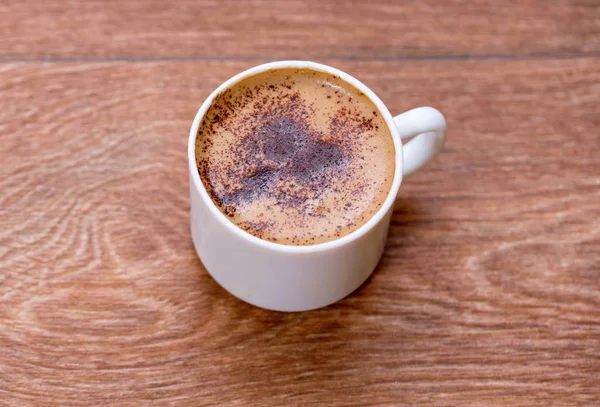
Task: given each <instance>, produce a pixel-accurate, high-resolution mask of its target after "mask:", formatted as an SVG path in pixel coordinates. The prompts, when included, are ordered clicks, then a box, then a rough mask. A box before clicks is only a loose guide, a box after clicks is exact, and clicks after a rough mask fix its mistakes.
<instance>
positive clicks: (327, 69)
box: [188, 60, 404, 253]
mask: <svg viewBox="0 0 600 407" xmlns="http://www.w3.org/2000/svg"><path fill="white" fill-rule="evenodd" d="M286 68H292V69H294V68H296V69H303V68H304V69H311V70H315V71H318V72H324V73H328V74H331V75H335V76H338V77H340V78H341V79H342V80H343V81H344V82H346V83H348V84H350V85H352V86H354V87H355V88H356V89H358V90H359V91H360V92H362V93H364V94H365V96H367V97H368V98H369V100H371V102H372V103H373V104H374V105H375V107H376V108H377V110H378V112H379V113H380V114H381V115H382V116H383V118H384V120H385V122H386V124H387V126H388V128H389V131H390V134H391V135H392V140H393V143H394V153H395V169H394V179H393V182H392V186H391V187H390V190H389V191H388V194H387V196H386V198H385V200H384V202H383V204H382V205H381V207H380V208H379V209H378V210H377V212H375V214H373V216H371V217H370V218H369V220H367V222H365V223H364V224H363V225H362V226H360V227H359V228H358V229H356V230H354V231H352V232H351V233H349V234H347V235H345V236H342V237H340V238H338V239H334V240H330V241H327V242H323V243H317V244H314V245H307V246H293V245H286V244H282V243H275V242H270V241H268V240H264V239H261V238H259V237H256V236H254V235H252V234H251V233H249V232H246V231H245V230H243V229H242V228H240V227H239V226H237V225H236V224H235V223H233V222H231V221H230V220H229V219H227V217H226V216H225V214H223V213H222V212H221V211H220V210H219V208H218V207H217V206H216V205H215V203H214V202H213V200H212V199H211V198H210V196H209V194H208V192H207V190H206V188H205V187H204V184H203V183H202V180H201V179H200V174H199V172H198V166H197V163H196V137H197V134H198V128H199V127H200V123H201V121H202V118H203V117H204V115H205V114H206V112H207V111H208V109H209V107H210V105H211V104H212V102H213V101H214V99H215V98H216V97H217V96H218V95H220V94H221V93H223V92H225V91H226V90H227V89H229V88H231V87H232V86H233V85H235V84H236V83H238V82H240V81H242V80H244V79H246V78H249V77H252V76H254V75H258V74H260V73H263V72H266V71H270V70H276V69H286ZM188 164H189V171H190V182H192V183H193V185H194V187H195V189H196V190H198V192H199V195H200V198H201V199H202V200H203V201H204V202H205V203H206V205H207V207H208V209H209V210H210V211H211V213H212V215H214V216H215V217H216V219H218V221H219V222H221V223H222V224H223V225H224V226H225V227H226V228H227V229H228V230H229V231H231V232H232V233H234V234H235V235H237V236H238V237H240V238H241V239H244V240H247V241H249V242H252V243H254V244H255V245H257V246H260V247H263V248H265V249H269V250H276V251H280V252H287V253H316V252H321V251H327V250H332V249H335V248H338V247H341V246H344V245H346V244H348V243H350V242H352V241H355V240H357V239H359V238H361V237H362V236H363V235H365V234H366V233H368V232H369V231H370V230H371V229H373V227H375V226H376V225H377V224H379V222H381V221H382V220H383V217H384V216H385V214H386V213H387V212H388V210H390V208H391V207H392V206H393V205H394V202H395V200H396V196H397V194H398V190H399V189H400V184H401V183H402V169H403V164H404V160H403V153H402V142H401V140H400V135H399V133H398V128H397V127H396V125H395V124H394V117H393V116H392V114H391V113H390V111H389V110H388V108H387V107H386V106H385V104H384V103H383V102H382V101H381V99H379V97H378V96H377V95H376V94H375V93H374V92H373V91H372V90H371V89H370V88H369V87H368V86H366V85H365V84H363V83H362V82H361V81H359V80H358V79H356V78H354V77H353V76H351V75H349V74H347V73H346V72H344V71H341V70H339V69H337V68H333V67H331V66H329V65H324V64H320V63H316V62H311V61H301V60H289V61H276V62H268V63H265V64H261V65H257V66H255V67H252V68H250V69H247V70H245V71H243V72H240V73H238V74H237V75H235V76H233V77H231V78H230V79H228V80H227V81H225V82H223V83H222V84H221V85H220V86H219V87H217V89H215V90H214V91H213V92H212V93H211V94H210V96H208V98H206V100H205V101H204V103H202V105H201V106H200V108H199V109H198V112H197V113H196V117H195V118H194V121H193V122H192V126H191V128H190V136H189V141H188Z"/></svg>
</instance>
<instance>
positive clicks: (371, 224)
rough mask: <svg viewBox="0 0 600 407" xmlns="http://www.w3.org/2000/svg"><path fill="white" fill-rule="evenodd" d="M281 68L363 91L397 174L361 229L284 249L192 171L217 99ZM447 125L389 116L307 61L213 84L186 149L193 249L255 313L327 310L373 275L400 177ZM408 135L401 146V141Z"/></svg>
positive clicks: (434, 116) (439, 143)
mask: <svg viewBox="0 0 600 407" xmlns="http://www.w3.org/2000/svg"><path fill="white" fill-rule="evenodd" d="M281 68H308V69H312V70H316V71H321V72H327V73H329V74H331V75H337V76H339V77H340V78H342V79H343V80H344V81H346V82H347V83H349V84H350V85H352V86H354V87H355V88H356V89H358V90H359V91H361V92H363V93H364V94H365V95H366V96H367V97H369V99H371V101H372V102H373V103H374V104H375V106H376V107H377V109H378V110H379V113H380V114H382V115H383V117H384V118H385V121H386V123H387V125H388V126H389V129H390V132H391V134H392V137H393V139H394V147H395V150H396V170H395V173H394V181H393V183H392V187H391V189H390V191H389V193H388V195H387V198H386V199H385V201H384V203H383V205H382V206H381V208H380V209H379V210H378V211H377V212H376V213H375V215H373V217H372V218H371V219H369V220H368V221H367V222H366V223H365V224H364V225H362V226H361V227H360V228H358V229H357V230H355V231H354V232H352V233H350V234H348V235H346V236H343V237H340V238H339V239H337V240H333V241H329V242H325V243H321V244H317V245H313V246H287V245H283V244H278V243H273V242H269V241H266V240H262V239H259V238H258V237H255V236H253V235H251V234H249V233H247V232H246V231H244V230H242V229H240V228H239V227H238V226H236V225H235V224H234V223H232V222H231V221H230V220H228V219H227V218H226V216H225V215H224V214H223V213H221V211H220V210H219V209H218V208H217V206H216V205H215V204H214V203H213V201H212V200H211V198H210V197H209V195H208V193H207V191H206V189H205V188H204V185H203V184H202V181H201V180H200V176H199V174H198V168H197V166H196V158H195V145H196V134H197V133H198V126H199V125H200V122H201V121H202V118H203V117H204V115H205V114H206V112H207V110H208V108H209V107H210V105H211V103H212V102H213V100H214V99H215V97H216V96H217V95H219V94H220V93H222V92H224V91H225V90H227V89H229V88H230V87H231V86H233V85H234V84H235V83H237V82H239V81H241V80H243V79H245V78H248V77H250V76H253V75H256V74H258V73H261V72H264V71H268V70H273V69H281ZM445 133H446V121H445V120H444V116H442V114H441V113H440V112H438V111H437V110H435V109H433V108H431V107H420V108H417V109H413V110H410V111H408V112H406V113H403V114H401V115H399V116H396V117H393V116H392V115H391V114H390V112H389V110H388V109H387V108H386V107H385V105H384V104H383V103H382V102H381V100H380V99H379V98H378V97H377V96H376V95H375V93H373V91H371V89H369V88H368V87H367V86H365V85H364V84H362V83H361V82H359V81H358V80H357V79H355V78H353V77H352V76H350V75H348V74H347V73H345V72H342V71H340V70H338V69H335V68H332V67H330V66H327V65H322V64H317V63H314V62H307V61H280V62H273V63H268V64H264V65H260V66H257V67H254V68H251V69H248V70H247V71H244V72H242V73H240V74H238V75H236V76H234V77H233V78H231V79H229V80H228V81H227V82H225V83H223V84H222V85H221V86H219V87H218V88H217V89H216V90H215V91H214V92H213V93H212V94H211V95H210V96H209V97H208V99H206V101H204V103H203V104H202V106H201V107H200V109H199V110H198V113H197V114H196V118H195V119H194V123H193V124H192V128H191V130H190V139H189V144H188V161H189V170H190V193H191V228H192V238H193V241H194V246H195V247H196V251H197V252H198V256H200V259H201V260H202V263H203V264H204V267H206V270H208V272H209V273H210V274H211V275H212V276H213V278H214V279H215V280H216V281H217V282H218V283H219V284H220V285H221V286H223V287H224V288H225V289H226V290H227V291H229V292H230V293H231V294H233V295H235V296H236V297H238V298H240V299H242V300H244V301H246V302H249V303H250V304H254V305H257V306H259V307H263V308H267V309H271V310H278V311H304V310H310V309H314V308H319V307H323V306H325V305H329V304H331V303H333V302H335V301H337V300H340V299H341V298H343V297H345V296H346V295H348V294H350V293H351V292H352V291H354V290H355V289H356V288H358V287H359V286H360V285H361V284H362V283H363V282H364V281H365V280H366V279H367V277H369V275H370V274H371V273H372V272H373V270H374V269H375V266H376V265H377V263H378V262H379V259H380V258H381V254H382V253H383V248H384V246H385V242H386V239H387V232H388V227H389V224H390V218H391V216H392V211H393V207H394V201H395V199H396V195H397V194H398V189H399V188H400V184H401V183H402V177H403V176H405V175H408V174H411V173H412V172H414V171H416V170H418V169H419V168H421V167H422V166H423V165H424V164H425V163H427V162H428V161H429V160H431V159H432V158H433V157H434V156H435V155H436V154H437V153H439V152H440V151H441V150H442V148H443V145H444V139H445ZM414 136H417V137H415V138H414V139H413V140H411V141H409V142H408V143H407V144H406V145H405V146H402V141H401V140H403V139H407V138H411V137H414Z"/></svg>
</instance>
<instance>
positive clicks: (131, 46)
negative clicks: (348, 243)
mask: <svg viewBox="0 0 600 407" xmlns="http://www.w3.org/2000/svg"><path fill="white" fill-rule="evenodd" d="M248 4H250V5H249V6H244V5H242V3H237V2H225V3H224V4H223V3H221V2H217V1H214V2H209V1H205V2H191V1H190V2H177V3H173V4H171V3H170V2H162V1H135V2H116V1H115V2H112V1H107V2H100V1H86V2H63V1H41V0H32V1H27V2H25V1H20V2H18V1H9V2H1V3H0V36H1V38H2V41H1V42H0V61H1V63H0V96H1V97H0V108H1V109H0V163H1V164H0V171H1V172H0V203H1V206H0V226H1V228H0V405H2V406H51V405H57V406H58V405H61V406H66V405H69V406H100V405H101V406H139V405H155V406H166V405H169V406H209V405H225V406H252V405H257V406H284V405H324V406H371V405H387V406H409V405H410V406H501V405H502V406H597V405H600V107H599V106H600V4H599V3H598V2H597V1H595V0H593V1H552V2H547V1H542V0H530V1H522V2H513V3H512V4H511V3H507V2H498V3H494V5H493V6H491V5H489V4H487V3H486V2H479V1H477V2H467V1H458V0H455V1H449V2H439V1H429V2H425V1H420V2H406V3H400V2H389V1H381V2H375V3H374V4H371V5H366V4H364V5H351V4H350V3H345V2H330V1H315V2H312V3H306V4H305V3H303V2H299V1H294V2H281V3H275V2H273V3H271V2H266V1H255V2H251V3H248ZM280 58H310V59H315V60H317V61H319V62H325V63H328V64H330V65H333V66H336V67H339V68H341V69H343V70H346V71H347V72H349V73H351V74H352V75H354V76H356V77H357V78H359V79H361V80H363V81H364V82H365V83H366V84H367V85H369V86H371V87H372V89H373V90H374V91H375V92H376V93H377V94H378V95H379V96H380V97H381V98H382V100H383V101H384V102H385V103H386V104H387V105H388V107H389V108H390V110H391V111H392V112H396V113H399V112H402V111H404V110H407V109H409V108H411V107H415V106H419V105H432V106H435V107H437V108H439V109H440V110H441V111H442V112H444V113H445V114H446V117H447V120H448V126H449V129H450V131H449V139H448V143H447V148H446V150H445V152H444V153H443V154H442V155H441V156H440V157H439V158H438V159H437V160H436V161H435V162H434V163H432V164H431V165H429V166H428V167H426V168H425V169H424V170H423V171H421V172H420V173H419V174H417V175H415V176H413V177H411V178H410V179H407V180H405V182H404V184H403V187H402V189H401V193H400V196H399V198H398V201H397V204H396V211H395V212H394V216H393V221H392V225H391V228H390V233H389V242H388V245H387V248H386V251H385V253H384V256H383V259H382V261H381V264H380V265H379V267H378V269H377V270H376V272H375V273H374V275H373V276H372V277H371V278H370V279H369V280H368V281H367V282H366V283H365V284H364V285H363V286H362V287H361V288H360V289H359V290H357V291H356V292H355V293H354V294H352V295H351V296H349V297H348V298H346V299H344V300H342V301H340V302H339V303H337V304H335V305H333V306H330V307H327V308H325V309H321V310H318V311H313V312H307V313H295V314H284V313H276V312H269V311H265V310H262V309H258V308H255V307H253V306H250V305H248V304H245V303H243V302H241V301H239V300H237V299H235V298H234V297H232V296H231V295H229V294H227V293H226V292H225V291H224V290H223V289H221V288H220V287H219V286H218V285H217V284H216V283H215V282H214V281H213V280H212V279H211V278H210V277H209V276H208V274H207V273H206V271H205V270H204V268H203V267H202V264H201V263H200V261H199V260H198V258H197V257H196V255H195V252H194V250H193V247H192V244H191V238H190V232H189V225H188V223H189V197H188V193H189V191H188V179H187V172H186V171H187V161H186V144H187V136H188V131H189V126H190V124H191V121H192V119H193V117H194V114H195V112H196V110H197V108H198V107H199V105H200V104H201V102H202V101H203V99H204V98H205V97H206V96H208V94H209V93H210V92H211V91H212V90H213V89H214V88H215V87H217V86H218V85H219V84H220V83H221V82H222V81H224V80H226V79H227V78H229V77H230V76H231V75H233V74H235V73H237V72H239V71H241V70H243V69H246V68H248V67H250V66H253V65H256V64H258V63H260V62H266V61H269V60H274V59H280Z"/></svg>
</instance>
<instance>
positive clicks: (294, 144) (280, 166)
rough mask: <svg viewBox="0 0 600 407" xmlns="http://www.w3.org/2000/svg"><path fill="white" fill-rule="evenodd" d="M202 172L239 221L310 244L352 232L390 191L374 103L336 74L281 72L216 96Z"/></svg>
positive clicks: (269, 235) (381, 123)
mask: <svg viewBox="0 0 600 407" xmlns="http://www.w3.org/2000/svg"><path fill="white" fill-rule="evenodd" d="M196 161H197V165H198V171H199V173H200V178H201V179H202V182H203V184H204V186H205V187H206V189H207V191H208V193H209V195H210V197H211V199H212V200H213V202H214V203H215V204H216V205H217V207H218V208H219V209H220V210H221V211H222V212H223V213H224V214H225V215H226V216H227V217H228V218H229V219H230V220H231V221H232V222H233V223H235V224H236V225H238V226H239V227H240V228H242V229H244V230H246V231H247V232H249V233H251V234H253V235H255V236H257V237H259V238H261V239H265V240H268V241H272V242H276V243H282V244H288V245H311V244H317V243H322V242H327V241H331V240H335V239H337V238H339V237H341V236H344V235H347V234H349V233H351V232H352V231H354V230H356V229H358V228H359V227H360V226H361V225H363V224H364V223H365V222H366V221H368V220H369V218H371V217H372V216H373V215H374V214H375V212H376V211H377V210H378V209H379V208H380V207H381V205H382V203H383V201H384V200H385V198H386V197H387V194H388V192H389V190H390V188H391V185H392V181H393V177H394V169H395V150H394V144H393V140H392V136H391V134H390V132H389V129H388V128H387V125H386V123H385V120H384V119H383V118H382V117H381V115H380V114H379V113H378V111H377V109H376V107H375V106H374V105H373V103H372V102H371V101H370V100H369V99H368V98H367V97H366V96H365V95H364V94H362V93H361V92H359V91H358V90H357V89H355V88H354V87H352V86H351V85H349V84H347V83H346V82H344V81H342V80H341V79H340V78H339V77H336V76H333V75H330V74H326V73H321V72H317V71H313V70H309V69H278V70H273V71H267V72H264V73H261V74H258V75H256V76H253V77H250V78H247V79H244V80H242V81H241V82H239V83H238V84H236V85H234V86H233V87H231V88H230V89H228V90H226V91H225V92H223V93H221V94H220V95H218V96H217V97H216V98H215V100H214V101H213V103H212V104H211V106H210V108H209V109H208V112H207V113H206V115H205V117H204V118H203V120H202V123H201V125H200V128H199V130H198V136H197V140H196Z"/></svg>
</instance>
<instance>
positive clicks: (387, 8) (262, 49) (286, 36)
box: [0, 0, 600, 60]
mask: <svg viewBox="0 0 600 407" xmlns="http://www.w3.org/2000/svg"><path fill="white" fill-rule="evenodd" d="M0 15H2V18H1V19H0V37H2V42H1V43H0V58H2V59H4V60H10V59H26V60H29V59H34V60H35V59H40V58H42V59H81V58H117V59H157V58H174V59H177V58H200V59H229V58H237V59H286V58H300V59H319V58H321V59H322V58H338V59H340V58H345V59H373V58H376V59H388V60H389V59H398V58H416V57H429V58H433V59H438V58H442V59H443V58H448V57H478V56H479V57H482V56H499V57H511V56H514V55H520V56H540V55H542V56H557V55H562V56H581V55H588V56H589V55H594V56H599V54H600V3H599V2H598V1H597V0H578V1H568V0H556V1H550V2H548V1H545V0H527V1H497V2H486V1H465V0H448V1H439V0H424V1H411V2H398V1H396V2H391V1H388V0H376V1H368V2H346V1H331V0H317V1H301V0H292V1H265V0H254V1H250V2H246V1H243V2H238V1H216V0H202V1H192V0H186V1H177V2H168V1H167V2H166V1H161V0H139V1H94V0H91V1H69V2H67V1H62V0H48V1H35V0H34V1H16V0H15V1H10V0H8V1H5V2H0Z"/></svg>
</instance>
